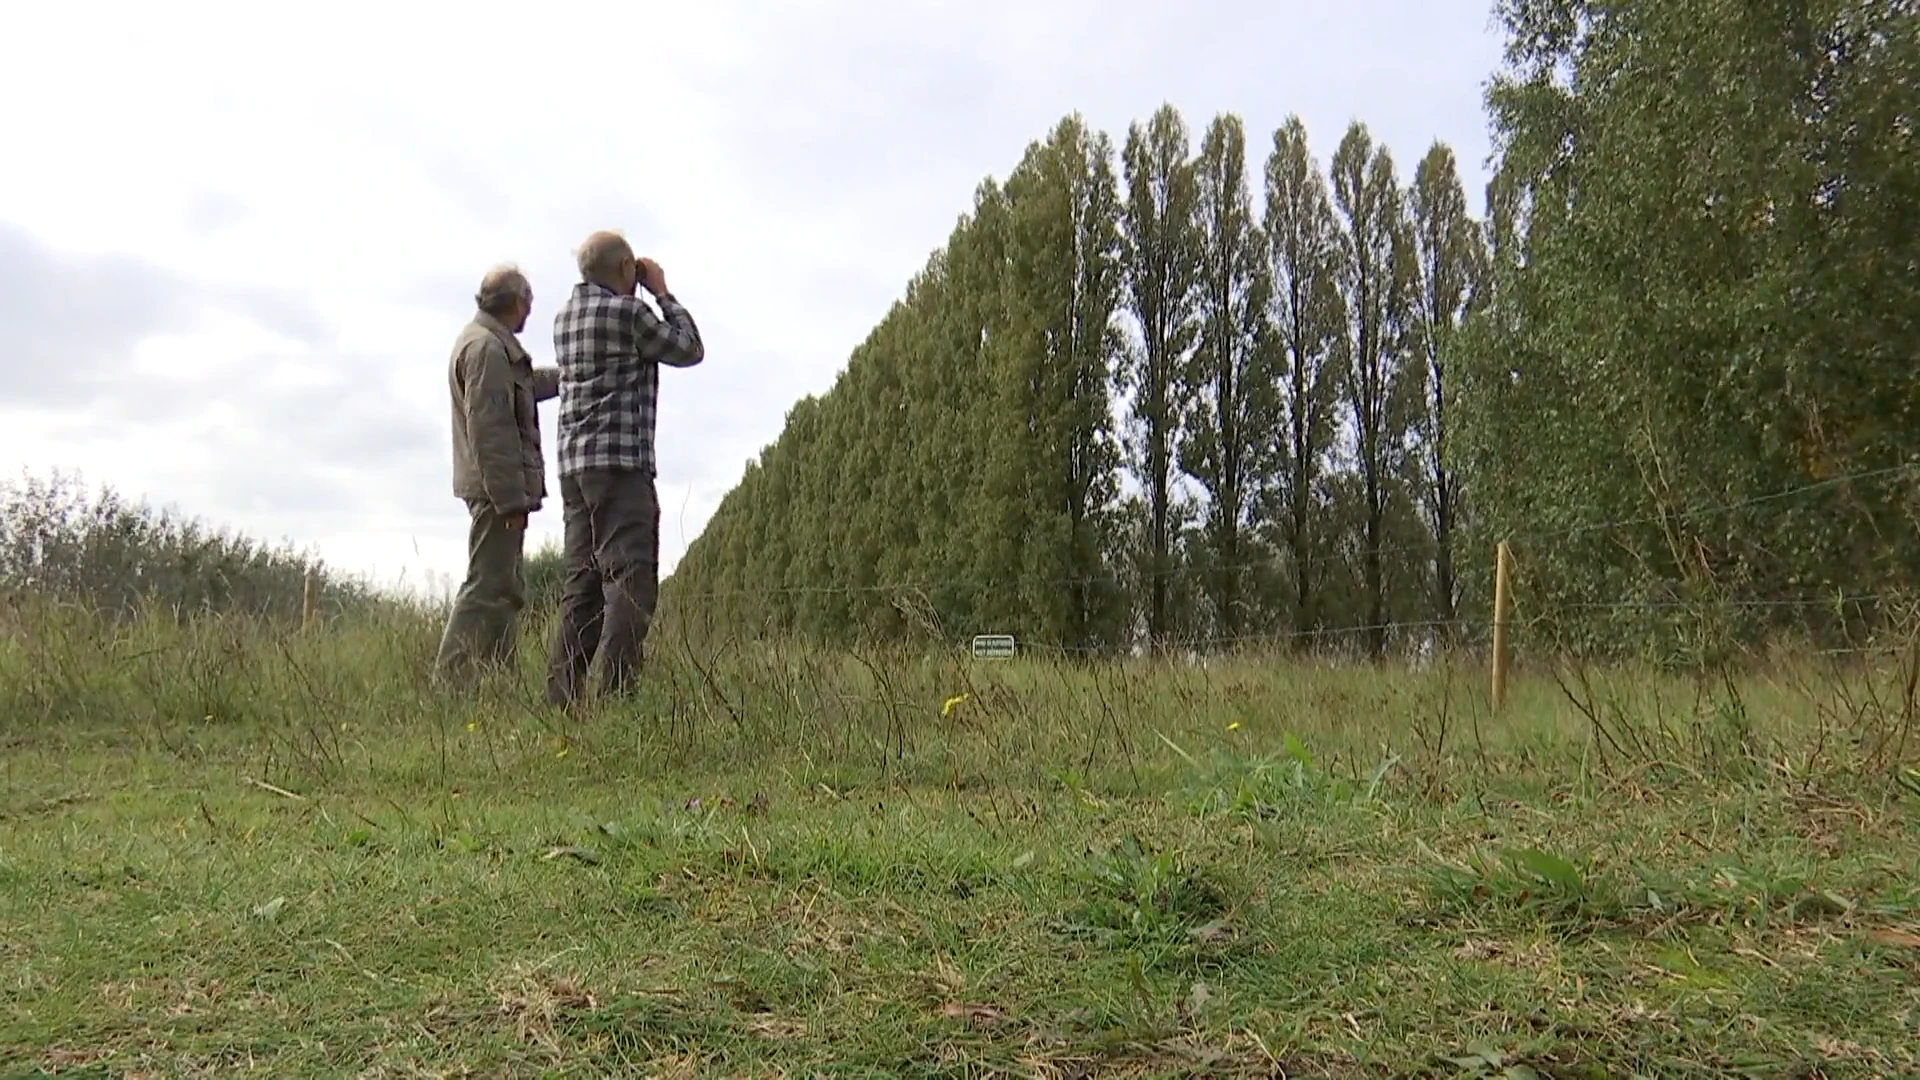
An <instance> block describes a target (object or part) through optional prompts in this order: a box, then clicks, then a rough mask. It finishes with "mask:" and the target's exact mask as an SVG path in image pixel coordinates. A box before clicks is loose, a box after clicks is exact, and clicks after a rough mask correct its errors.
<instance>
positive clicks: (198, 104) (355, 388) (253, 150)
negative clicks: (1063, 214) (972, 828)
mask: <svg viewBox="0 0 1920 1080" xmlns="http://www.w3.org/2000/svg"><path fill="white" fill-rule="evenodd" d="M1498 50H1499V44H1498V41H1497V40H1496V39H1495V38H1494V36H1493V35H1492V33H1491V32H1490V29H1489V26H1488V18H1487V5H1486V4H1485V3H1484V0H1478V2H1464V0H1446V2H1435V3H1432V4H1420V5H1410V4H1405V3H1403V2H1392V3H1389V2H1387V0H1369V2H1360V3H1352V4H1348V5H1344V6H1336V5H1327V4H1319V3H1306V2H1288V3H1282V2H1278V0H1241V2H1226V0H1212V2H1201V3H1196V4H1194V5H1193V6H1190V7H1188V8H1187V9H1185V10H1184V11H1182V12H1179V13H1178V14H1176V13H1175V9H1174V8H1172V7H1170V6H1168V5H1162V4H1153V3H1148V2H1146V0H1106V2H1100V0H1051V2H1049V3H1047V4H1045V5H1034V6H1032V7H1028V6H1027V5H1026V4H1024V3H1021V2H1015V0H973V2H969V3H958V2H942V0H919V2H904V0H895V2H887V0H814V2H811V3H781V4H770V3H765V2H761V0H705V2H702V3H690V4H682V5H674V6H671V7H668V6H666V5H653V4H632V5H624V6H622V5H613V6H604V5H603V6H595V7H587V6H580V5H569V6H566V7H561V6H554V7H549V8H544V9H543V8H540V7H539V6H538V5H532V4H526V3H511V4H507V3H497V2H483V3H466V4H459V5H454V4H447V3H424V2H409V3H405V4H400V3H382V4H368V3H330V4H326V5H321V6H308V7H304V8H281V7H276V6H270V5H261V4H240V3H211V2H201V3H181V4H174V5H167V6H164V7H154V6H150V5H137V6H136V5H133V4H123V3H105V4H96V5H90V6H85V7H82V6H73V7H59V6H56V5H53V4H47V3H42V4H37V5H34V6H33V7H30V8H27V9H26V10H23V11H18V12H14V13H12V16H11V19H10V25H9V34H8V44H7V45H6V46H5V47H4V55H0V101H5V102H7V103H8V104H7V106H6V111H5V112H4V114H0V139H4V144H5V145H6V146H7V150H8V158H9V161H10V163H11V166H12V167H10V168H8V169H6V170H0V286H4V287H6V291H5V292H4V294H0V297H3V298H0V305H3V306H0V347H3V348H4V354H0V365H4V369H0V370H4V374H5V375H6V376H7V382H8V385H9V388H10V389H9V393H8V394H7V395H6V396H5V398H4V399H0V410H3V411H4V412H5V414H6V422H5V423H4V424H0V461H7V460H9V459H11V460H13V461H17V462H19V463H20V464H23V465H25V466H27V467H28V468H32V469H36V470H44V469H48V468H52V467H56V466H57V467H61V468H65V469H78V470H80V471H81V473H82V474H83V475H84V476H85V477H86V478H87V479H88V480H90V481H95V482H105V483H108V484H111V485H113V486H114V487H115V488H117V489H119V490H121V491H123V492H124V493H126V494H129V495H134V496H145V497H148V498H151V499H152V500H153V501H155V502H160V503H172V504H176V505H178V506H179V507H181V508H182V509H184V510H187V511H188V512H191V513H193V514H195V515H197V516H200V517H202V518H204V519H206V520H209V521H212V522H217V523H221V524H224V525H228V526H231V527H233V528H235V529H238V530H241V531H244V532H247V533H249V534H252V535H256V536H259V537H260V538H262V539H265V540H269V541H280V540H283V539H284V540H289V541H291V542H293V543H294V544H296V545H298V546H301V547H311V548H314V549H317V550H319V551H320V552H321V553H322V554H323V555H324V556H325V557H326V558H327V559H328V560H329V561H330V562H332V563H335V564H337V565H341V566H346V567H350V568H354V569H358V570H364V571H367V572H370V573H373V574H375V575H376V576H377V577H379V578H382V579H386V580H396V579H398V578H400V577H401V576H402V575H404V576H405V577H406V578H408V579H410V580H412V581H414V582H419V581H421V580H422V579H423V575H425V574H438V575H441V576H443V577H447V576H450V577H456V578H457V576H458V575H459V573H460V569H461V561H462V559H463V557H464V543H465V528H466V524H465V517H464V514H463V512H462V511H461V508H460V506H459V504H458V503H457V502H456V501H455V500H454V499H453V497H452V495H451V493H450V491H449V490H448V487H447V475H446V474H447V457H448V455H447V450H446V439H447V434H446V426H447V419H446V413H447V405H446V401H445V397H446V386H445V364H446V352H447V348H448V346H449V345H450V344H451V342H452V340H453V337H454V335H455V334H456V333H457V332H458V330H459V328H460V326H461V324H462V323H463V322H464V320H465V319H466V318H467V315H468V311H469V308H470V304H471V300H470V298H471V294H472V291H473V287H474V285H475V284H476V283H477V281H478V279H479V276H480V274H481V273H482V272H483V271H484V270H485V269H486V267H487V266H489V265H490V264H492V263H494V262H496V261H499V260H503V259H511V260H514V261H517V262H519V263H520V264H521V265H522V266H523V267H525V268H526V269H527V270H528V271H529V273H530V274H531V275H532V277H533V280H534V286H535V290H536V294H537V299H536V310H535V313H534V317H533V320H532V321H531V322H530V324H529V327H528V332H527V334H526V335H524V340H525V341H526V344H527V346H528V348H529V349H530V351H532V352H533V354H534V355H535V357H536V359H538V360H540V361H545V360H546V359H547V358H548V357H550V356H551V352H552V349H551V341H550V337H549V333H550V326H551V323H550V319H551V316H552V313H553V311H554V309H555V307H556V305H557V304H558V302H559V300H560V298H561V297H562V296H563V295H564V293H565V291H566V289H567V287H568V286H569V285H570V284H571V282H572V280H573V273H572V265H571V251H572V249H573V247H574V245H576V244H577V243H578V242H579V240H580V239H581V238H582V237H584V236H585V235H586V234H587V233H588V232H590V231H592V230H593V229H597V228H603V227H612V228H619V229H622V230H624V231H625V232H626V233H627V234H628V235H629V236H630V237H631V238H633V239H634V241H635V242H636V244H637V245H639V246H640V247H641V248H643V249H644V250H645V251H646V252H647V253H649V254H651V255H653V256H655V257H656V258H658V259H659V260H660V261H661V262H662V263H663V264H664V266H665V267H666V268H667V271H668V275H669V278H670V279H671V281H672V283H673V285H674V288H675V291H676V292H678V293H679V294H680V295H681V296H682V298H683V299H684V300H685V301H686V303H687V304H688V306H689V307H690V308H691V309H692V311H693V312H694V315H695V317H696V318H697V319H698V320H699V322H700V324H701V326H702V329H703V331H704V332H705V335H706V338H707V343H708V350H707V352H708V357H709V359H708V361H707V363H706V364H705V365H704V366H702V367H700V368H696V369H693V370H691V371H674V372H667V373H665V375H664V378H663V382H664V384H665V385H664V391H663V392H664V401H663V416H662V419H661V425H660V439H661V449H660V455H661V473H662V475H661V479H660V484H661V501H662V504H663V511H664V513H663V528H662V532H663V535H662V556H663V559H664V561H665V563H666V564H667V566H668V567H670V566H671V565H672V563H673V561H674V560H675V559H677V557H678V556H679V554H680V552H681V551H682V550H684V547H685V545H686V543H687V542H688V541H690V540H692V539H693V537H694V536H695V535H697V533H698V532H699V530H700V528H701V527H702V526H703V525H704V523H705V521H706V518H707V516H708V515H709V514H711V512H712V510H713V508H714V506H715V505H716V504H717V503H718V501H719V499H720V497H721V496H722V495H723V494H724V493H725V492H726V490H727V489H728V488H729V487H731V485H732V484H733V483H734V482H735V481H736V480H737V479H738V477H739V475H740V472H741V469H742V467H743V465H744V463H745V461H746V459H747V458H748V457H749V456H751V455H753V454H755V453H757V452H758V451H759V449H760V448H761V447H762V446H764V445H765V444H766V443H768V442H770V441H772V440H773V439H774V438H775V437H776V436H777V434H778V433H779V429H780V425H781V421H782V418H783V416H784V414H785V412H786V410H787V408H788V407H789V406H790V405H791V404H792V403H793V401H794V400H795V399H796V398H797V397H799V396H800V395H802V394H805V393H810V392H820V391H823V390H825V389H826V388H827V387H828V386H829V385H831V383H832V381H833V378H834V375H835V374H836V372H837V371H838V370H839V369H840V368H841V367H842V365H843V364H844V363H845V360H846V357H847V355H848V353H849V352H850V351H851V350H852V348H853V347H854V346H855V345H856V344H857V343H858V342H859V341H860V339H861V338H863V337H864V336H865V335H866V332H867V330H868V329H869V328H870V327H871V326H872V325H873V324H874V322H875V321H877V320H878V319H879V318H880V316H881V315H883V314H884V313H885V311H886V308H887V306H888V305H889V304H890V303H891V302H892V301H893V300H894V298H895V297H896V296H898V295H899V293H900V292H901V290H902V289H903V288H904V286H905V283H906V279H907V277H908V276H909V275H911V274H912V273H914V272H915V271H916V270H918V269H919V268H920V267H921V266H922V265H923V264H924V262H925V259H926V256H927V254H928V252H929V251H930V250H931V249H932V248H933V247H935V246H937V245H938V244H940V243H942V242H943V241H944V240H945V238H946V236H947V234H948V232H949V231H950V229H951V228H952V225H953V223H954V220H955V218H956V217H957V215H958V214H960V213H961V212H962V211H963V210H965V209H966V207H967V205H968V203H969V201H970V199H971V195H972V192H973V189H974V186H975V184H976V183H977V182H978V181H979V180H980V179H981V178H982V177H983V176H985V175H987V174H989V173H991V174H994V175H996V176H1004V175H1005V174H1006V172H1007V170H1008V169H1009V168H1011V167H1012V165H1013V164H1014V163H1015V162H1016V161H1017V160H1018V158H1019V156H1020V153H1021V152H1022V150H1023V149H1024V147H1025V146H1026V144H1027V142H1028V141H1029V140H1031V139H1034V138H1038V137H1041V136H1043V135H1044V134H1045V133H1046V131H1047V129H1048V128H1049V127H1051V126H1052V124H1053V123H1054V122H1055V121H1056V120H1058V119H1059V117H1060V116H1061V115H1063V114H1064V113H1066V112H1068V111H1072V110H1079V111H1081V112H1083V113H1084V114H1085V115H1086V116H1087V118H1088V120H1089V121H1090V122H1092V123H1094V124H1095V125H1097V126H1100V127H1102V128H1104V129H1106V130H1107V131H1108V132H1109V133H1111V134H1112V135H1113V137H1114V138H1115V140H1116V143H1117V142H1119V141H1121V140H1122V139H1123V138H1124V135H1125V129H1126V125H1127V123H1128V122H1129V121H1131V120H1135V119H1144V118H1145V117H1146V116H1147V115H1148V114H1149V113H1150V112H1151V111H1152V110H1153V109H1154V108H1155V107H1156V106H1158V105H1159V104H1160V103H1161V102H1162V101H1171V102H1173V103H1174V104H1176V105H1177V106H1179V107H1180V108H1181V109H1182V110H1183V112H1184V113H1185V114H1186V117H1187V120H1188V122H1189V124H1190V125H1191V126H1192V128H1193V129H1194V136H1195V141H1196V145H1197V142H1198V138H1199V135H1200V133H1201V131H1202V130H1203V128H1204V126H1205V124H1206V122H1207V120H1208V119H1210V117H1211V116H1212V115H1213V113H1214V112H1215V111H1217V110H1232V111H1235V112H1238V113H1240V114H1241V115H1242V116H1243V117H1244V118H1245V119H1246V121H1247V124H1248V129H1249V152H1250V154H1252V155H1254V157H1255V160H1254V161H1253V162H1251V163H1250V165H1251V167H1252V168H1253V169H1254V170H1255V175H1257V170H1258V168H1259V163H1260V160H1259V159H1260V158H1262V157H1264V154H1265V152H1266V148H1267V146H1268V145H1269V142H1270V133H1271V131H1272V129H1273V128H1274V127H1275V126H1277V125H1278V124H1279V123H1280V122H1281V121H1282V120H1283V119H1284V117H1285V116H1286V114H1287V113H1288V112H1293V111H1297V112H1299V113H1301V114H1302V115H1303V117H1304V118H1305V120H1306V122H1307V124H1308V126H1309V131H1310V133H1311V135H1312V137H1313V139H1314V148H1315V152H1316V153H1317V154H1318V155H1319V156H1320V158H1321V161H1322V164H1323V166H1324V164H1325V161H1326V159H1327V158H1328V157H1330V156H1331V154H1332V150H1333V146H1334V144H1335V143H1336V142H1337V140H1338V139H1339V137H1340V134H1341V133H1342V130H1343V129H1344V128H1345V126H1346V124H1347V122H1348V121H1349V120H1350V119H1354V118H1358V119H1361V120H1364V121H1365V122H1366V123H1367V124H1368V125H1369V126H1370V127H1371V128H1372V130H1373V133H1374V135H1375V137H1376V138H1377V139H1379V140H1382V141H1384V142H1386V143H1387V144H1389V146H1390V147H1391V148H1392V151H1393V153H1394V156H1395V159H1396V162H1397V164H1398V165H1399V166H1400V169H1401V172H1402V175H1403V177H1409V178H1410V176H1411V172H1412V168H1413V165H1414V163H1415V162H1416V160H1417V159H1418V157H1419V155H1420V154H1421V153H1422V152H1424V150H1425V149H1426V147H1427V144H1428V143H1429V142H1430V141H1431V140H1433V139H1434V138H1443V139H1445V140H1447V141H1448V142H1450V143H1452V144H1453V146H1454V147H1455V150H1456V151H1457V152H1458V153H1459V155H1460V157H1461V160H1462V163H1463V166H1464V167H1465V168H1466V169H1467V171H1468V177H1467V180H1468V183H1469V185H1470V187H1472V188H1473V189H1474V190H1475V191H1476V192H1477V190H1478V187H1479V185H1480V184H1481V183H1482V182H1483V179H1484V171H1483V169H1482V168H1481V167H1480V166H1481V162H1482V160H1483V159H1484V156H1485V154H1486V146H1487V140H1486V135H1485V122H1484V119H1483V114H1482V109H1481V103H1480V89H1481V86H1482V83H1483V81H1484V79H1485V78H1486V76H1487V75H1488V74H1489V73H1490V72H1491V70H1492V68H1493V65H1494V64H1495V62H1496V61H1497V58H1498ZM1476 204H1477V199H1476ZM542 419H543V422H544V424H545V428H546V431H547V439H548V444H549V446H551V445H552V440H553V434H552V433H553V423H554V419H555V417H554V411H553V406H552V404H551V403H549V404H548V405H546V406H545V407H543V409H542ZM555 486H556V487H557V485H555ZM559 525H560V514H559V507H558V501H557V498H556V499H555V500H554V501H553V502H552V503H551V504H550V507H549V509H548V511H547V512H545V513H543V514H541V515H539V517H538V518H537V519H536V521H535V525H534V529H533V536H532V539H533V541H534V542H535V543H536V544H537V543H540V542H542V541H545V540H549V539H555V540H557V538H558V535H559Z"/></svg>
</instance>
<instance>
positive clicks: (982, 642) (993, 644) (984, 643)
mask: <svg viewBox="0 0 1920 1080" xmlns="http://www.w3.org/2000/svg"><path fill="white" fill-rule="evenodd" d="M973 655H975V656H984V657H992V658H994V659H1003V658H1005V657H1009V656H1012V655H1013V635H1012V634H975V635H974V638H973Z"/></svg>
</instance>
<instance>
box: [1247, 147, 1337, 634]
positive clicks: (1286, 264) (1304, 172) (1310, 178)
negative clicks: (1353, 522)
mask: <svg viewBox="0 0 1920 1080" xmlns="http://www.w3.org/2000/svg"><path fill="white" fill-rule="evenodd" d="M1263 228H1264V232H1265V235H1266V238H1267V242H1268V245H1269V247H1268V253H1267V254H1268V259H1269V267H1270V270H1269V274H1270V277H1271V280H1272V282H1273V289H1272V293H1273V295H1272V305H1271V308H1270V319H1271V323H1272V330H1271V333H1272V335H1273V341H1274V345H1275V360H1276V366H1277V369H1278V370H1277V371H1276V376H1277V379H1278V382H1279V384H1280V387H1281V391H1282V392H1281V394H1280V398H1279V401H1278V405H1277V407H1278V416H1277V418H1276V419H1277V424H1276V430H1275V433H1274V434H1275V436H1276V438H1275V445H1274V447H1273V451H1272V454H1271V460H1272V462H1273V470H1272V472H1271V475H1270V477H1269V478H1268V479H1267V482H1266V483H1264V484H1263V485H1262V494H1263V500H1262V501H1263V503H1264V515H1265V516H1266V518H1267V519H1268V520H1269V521H1270V522H1273V523H1274V528H1273V531H1274V532H1275V533H1276V534H1277V536H1278V540H1279V546H1280V547H1281V548H1282V549H1283V550H1284V551H1285V552H1286V553H1287V557H1288V560H1289V562H1290V564H1291V575H1292V581H1291V586H1292V587H1291V590H1290V592H1291V596H1290V597H1289V600H1290V604H1289V606H1290V607H1291V608H1292V618H1291V622H1292V626H1293V629H1294V632H1295V633H1296V635H1298V637H1297V638H1296V640H1299V641H1301V642H1303V643H1304V641H1305V635H1307V634H1308V633H1309V632H1310V631H1311V630H1313V629H1314V628H1315V627H1316V626H1317V625H1319V622H1320V619H1321V617H1322V614H1323V607H1324V604H1323V602H1321V601H1322V600H1323V598H1321V597H1320V596H1319V593H1318V586H1319V583H1320V582H1319V579H1318V577H1317V575H1316V573H1315V571H1316V568H1317V567H1319V566H1320V565H1322V564H1324V563H1325V562H1326V561H1327V560H1328V559H1329V557H1330V555H1331V552H1332V548H1331V546H1330V543H1331V537H1332V533H1333V530H1332V528H1331V523H1330V521H1329V518H1330V516H1331V512H1332V497H1331V494H1330V493H1329V491H1328V490H1327V486H1326V483H1327V478H1328V476H1329V474H1330V472H1331V470H1332V469H1333V467H1334V462H1333V457H1332V454H1333V449H1334V437H1335V435H1336V433H1337V430H1336V427H1335V424H1336V421H1337V417H1336V415H1335V414H1336V411H1337V410H1338V407H1339V392H1340V386H1341V382H1342V380H1343V379H1344V378H1345V375H1346V365H1347V364H1348V362H1349V360H1348V353H1347V349H1346V344H1347V341H1346V335H1345V332H1344V323H1345V319H1346V312H1345V308H1344V298H1343V297H1342V295H1341V292H1340V280H1339V277H1338V269H1339V258H1340V246H1339V245H1340V239H1339V233H1338V231H1337V228H1336V226H1335V223H1334V217H1333V204H1332V201H1331V199H1330V197H1329V195H1328V193H1327V181H1326V178H1325V177H1324V176H1323V175H1322V173H1321V172H1320V170H1319V167H1318V166H1317V165H1316V164H1315V163H1314V160H1313V157H1312V154H1311V152H1310V151H1309V149H1308V146H1307V129H1306V125H1305V124H1304V123H1302V122H1301V120H1300V118H1299V117H1298V116H1290V117H1288V118H1287V122H1286V123H1285V124H1284V125H1283V126H1282V127H1280V128H1279V129H1278V130H1277V131H1275V132H1274V134H1273V150H1272V152H1271V153H1270V154H1269V155H1268V157H1267V166H1266V217H1265V221H1264V226H1263Z"/></svg>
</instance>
